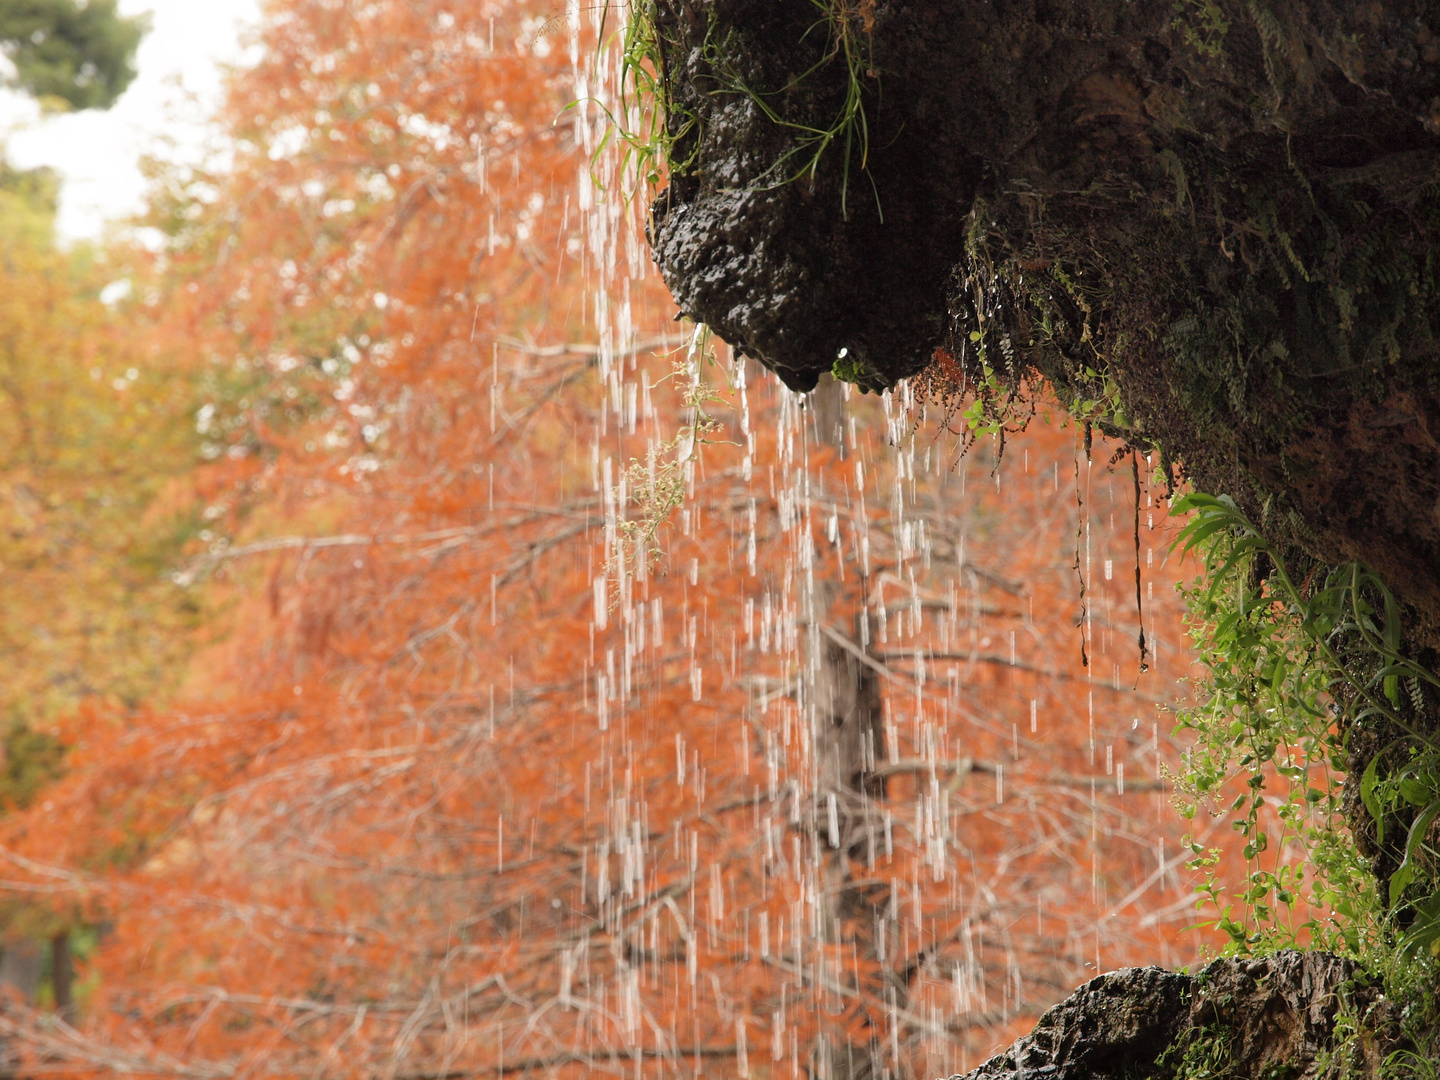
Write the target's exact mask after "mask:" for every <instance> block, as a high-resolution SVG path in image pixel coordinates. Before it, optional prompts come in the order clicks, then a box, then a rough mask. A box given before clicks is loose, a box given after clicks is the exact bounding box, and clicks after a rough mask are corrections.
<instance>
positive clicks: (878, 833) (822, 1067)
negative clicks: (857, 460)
mask: <svg viewBox="0 0 1440 1080" xmlns="http://www.w3.org/2000/svg"><path fill="white" fill-rule="evenodd" d="M843 389H844V388H843V387H842V386H841V384H840V383H839V382H837V381H836V380H834V379H832V378H830V377H828V376H826V377H824V378H823V379H822V380H821V382H820V385H819V387H818V388H817V389H816V392H815V393H814V394H812V395H811V397H810V399H809V401H808V402H807V405H808V407H809V408H810V410H811V425H807V426H810V427H812V430H813V433H814V435H815V437H816V441H817V442H818V443H820V444H822V445H827V446H831V447H834V448H836V449H839V450H840V451H841V452H842V453H843V451H844V426H845V410H844V394H843ZM808 608H809V626H808V628H807V638H806V643H807V653H806V678H805V681H804V689H803V691H802V693H803V700H804V702H805V705H806V711H807V718H808V722H809V723H810V726H811V732H812V743H811V745H812V746H813V747H814V778H813V785H814V786H813V791H814V822H815V824H814V835H815V845H816V850H817V858H818V861H819V864H820V875H819V876H820V883H821V888H822V890H823V896H824V902H823V905H822V910H823V920H824V924H823V926H822V927H821V932H820V940H821V941H822V942H823V943H824V944H825V945H826V946H827V947H828V948H829V949H830V950H831V951H832V952H844V951H847V950H850V949H853V950H855V953H856V955H857V956H858V958H859V959H863V960H865V961H867V962H874V961H878V960H879V959H880V958H881V953H880V945H879V941H878V936H879V935H881V934H883V933H885V932H886V925H887V923H886V920H887V912H888V910H889V907H890V890H889V888H888V887H887V886H884V885H880V884H877V883H876V882H875V881H874V880H873V878H867V879H865V880H856V876H855V873H854V871H853V869H852V867H853V866H854V864H855V862H857V861H863V862H864V863H865V865H867V866H869V867H873V866H874V864H875V859H876V854H877V845H883V831H882V826H881V816H880V811H879V809H878V808H877V806H876V800H878V799H882V798H883V797H884V794H885V782H884V779H883V777H881V776H879V775H878V774H877V773H876V770H875V765H876V762H877V761H879V760H881V759H883V757H884V755H885V725H884V720H883V716H882V703H881V695H880V672H881V671H882V670H883V668H882V667H881V665H880V664H879V663H878V662H877V661H876V660H875V659H874V658H873V657H871V656H870V654H869V651H868V643H869V641H870V637H871V635H870V632H869V631H870V628H869V623H868V620H869V616H868V613H867V610H866V603H865V581H864V579H863V578H856V579H852V581H851V582H850V583H848V584H846V585H841V584H838V583H835V582H828V581H814V580H812V581H811V584H810V596H809V598H808ZM852 970H853V968H852ZM830 977H831V978H833V979H834V980H835V981H836V982H837V983H838V984H839V985H840V986H842V987H844V988H845V989H846V990H848V991H850V992H851V993H853V994H862V995H864V996H865V998H866V999H869V1000H870V1001H873V1000H875V999H876V998H879V999H880V1000H885V1001H888V1002H889V1003H891V1005H892V1006H893V1005H895V1004H899V1005H903V1004H904V993H903V992H904V987H903V986H899V985H890V986H858V985H856V984H855V978H854V976H853V975H852V974H850V973H849V972H847V971H846V970H845V965H840V964H837V965H836V966H835V968H834V969H833V970H832V971H831V973H830ZM853 1000H854V999H851V1000H850V1001H846V1002H844V1004H843V1005H842V1006H841V1012H840V1015H839V1020H841V1021H845V1020H847V1019H848V1018H850V1017H851V1016H852V1015H853V1013H854V1010H855V1008H856V1006H854V1005H853V1004H852V1001H853ZM860 1009H861V1011H862V1013H863V1025H862V1026H861V1028H862V1030H865V1031H867V1032H868V1033H869V1035H870V1037H869V1039H868V1042H867V1043H855V1042H853V1041H851V1040H850V1039H849V1038H847V1037H846V1036H845V1034H844V1031H843V1030H842V1029H841V1024H839V1023H837V1025H836V1030H835V1032H834V1033H832V1034H831V1035H830V1036H828V1037H827V1038H826V1039H825V1041H824V1042H823V1043H822V1045H820V1046H818V1047H816V1048H815V1058H816V1077H817V1080H868V1078H870V1077H874V1076H879V1075H880V1070H881V1068H882V1064H883V1063H882V1058H883V1057H884V1051H883V1046H884V1034H885V1031H886V1030H887V1025H888V1024H890V1023H892V1022H893V1017H890V1018H887V1017H886V1016H883V1015H872V1014H871V1012H870V1010H869V1009H868V1008H866V1007H865V1006H860ZM850 1029H851V1030H852V1031H853V1030H854V1029H855V1025H853V1024H852V1025H850ZM892 1075H893V1071H892ZM897 1080H899V1078H898V1077H897Z"/></svg>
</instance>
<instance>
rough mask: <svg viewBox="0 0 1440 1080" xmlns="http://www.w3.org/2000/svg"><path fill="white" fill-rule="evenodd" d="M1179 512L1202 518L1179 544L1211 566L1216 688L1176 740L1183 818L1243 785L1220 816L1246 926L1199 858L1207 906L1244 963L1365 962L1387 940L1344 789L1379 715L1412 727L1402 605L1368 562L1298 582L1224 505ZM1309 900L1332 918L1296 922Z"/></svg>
mask: <svg viewBox="0 0 1440 1080" xmlns="http://www.w3.org/2000/svg"><path fill="white" fill-rule="evenodd" d="M1174 512H1175V513H1177V514H1182V513H1190V514H1192V515H1193V516H1192V517H1191V520H1190V522H1189V523H1188V524H1187V525H1186V526H1185V528H1184V529H1183V530H1182V531H1181V533H1180V536H1179V538H1178V539H1177V541H1176V543H1177V545H1178V546H1180V547H1182V548H1183V549H1185V550H1186V551H1190V552H1196V553H1198V554H1200V555H1201V556H1202V558H1203V559H1204V563H1205V573H1204V575H1203V578H1202V580H1201V582H1200V583H1199V584H1197V585H1196V586H1195V587H1194V588H1192V589H1191V590H1189V591H1188V593H1187V600H1188V602H1189V608H1190V612H1191V614H1190V622H1191V635H1192V637H1193V639H1194V641H1195V643H1196V645H1197V647H1198V649H1199V651H1200V657H1201V662H1202V663H1203V664H1204V666H1205V668H1206V677H1205V680H1204V684H1203V686H1202V688H1201V689H1202V691H1203V700H1202V702H1201V703H1200V704H1199V705H1197V706H1195V707H1194V708H1192V709H1188V710H1184V711H1182V712H1181V714H1180V717H1179V721H1180V722H1179V728H1180V730H1185V731H1190V732H1192V733H1194V734H1195V736H1196V742H1195V745H1194V746H1193V747H1192V749H1191V750H1190V751H1189V753H1188V760H1187V765H1188V768H1187V770H1186V773H1187V775H1186V778H1185V781H1184V789H1185V791H1186V793H1187V794H1188V796H1189V797H1190V801H1189V804H1188V805H1187V806H1185V807H1184V810H1183V812H1185V813H1186V814H1187V816H1193V815H1194V814H1195V813H1196V811H1197V809H1198V808H1199V806H1200V805H1201V804H1205V803H1209V804H1211V805H1214V803H1215V800H1217V799H1218V798H1219V797H1220V794H1221V791H1222V790H1223V789H1224V788H1225V787H1226V786H1227V785H1228V784H1229V782H1230V781H1231V780H1232V779H1233V778H1236V777H1242V778H1243V780H1244V790H1243V791H1242V792H1241V793H1239V794H1238V795H1235V796H1233V798H1231V800H1230V802H1229V803H1228V805H1226V806H1224V807H1223V808H1222V809H1221V810H1220V811H1219V812H1225V813H1229V814H1230V815H1231V816H1232V819H1233V820H1232V825H1233V827H1234V828H1235V830H1236V831H1237V832H1239V833H1240V834H1241V835H1242V836H1243V837H1244V838H1245V846H1244V856H1245V858H1246V860H1247V862H1248V864H1249V865H1248V868H1247V874H1246V879H1245V884H1244V887H1243V888H1242V889H1241V891H1240V893H1239V895H1238V897H1237V899H1238V900H1239V902H1240V909H1241V911H1240V913H1239V914H1238V915H1237V913H1236V911H1235V908H1234V907H1233V906H1232V905H1230V904H1228V903H1227V890H1226V889H1225V888H1224V887H1223V886H1222V885H1220V884H1219V881H1218V877H1217V874H1218V871H1217V861H1218V854H1217V853H1216V852H1215V851H1213V850H1211V851H1204V850H1201V849H1200V848H1199V847H1198V846H1195V847H1194V848H1193V850H1194V852H1195V855H1196V859H1195V861H1194V863H1193V864H1192V865H1193V866H1194V868H1196V869H1203V870H1206V871H1208V873H1209V878H1208V881H1207V883H1206V884H1205V885H1204V886H1202V887H1201V892H1202V894H1203V896H1204V897H1205V898H1206V899H1207V900H1208V901H1210V902H1211V903H1213V904H1214V905H1215V907H1216V909H1217V911H1218V912H1219V916H1218V919H1217V923H1216V925H1217V926H1218V927H1219V928H1220V929H1222V930H1224V931H1225V932H1226V933H1227V934H1228V935H1229V936H1230V939H1231V945H1230V948H1231V950H1232V951H1236V952H1250V951H1257V950H1259V951H1268V950H1270V949H1273V948H1279V947H1285V946H1289V945H1293V944H1295V943H1296V940H1297V937H1298V936H1300V935H1301V933H1302V931H1308V934H1309V937H1310V939H1311V941H1312V942H1313V943H1315V944H1318V945H1322V946H1325V947H1330V948H1337V949H1341V950H1343V951H1347V952H1350V953H1352V954H1357V953H1362V952H1365V951H1367V950H1368V949H1369V948H1370V947H1373V946H1374V945H1376V944H1377V943H1378V942H1379V941H1380V939H1381V937H1382V936H1383V934H1382V925H1381V924H1382V917H1383V913H1384V909H1383V906H1382V905H1381V904H1380V903H1379V898H1378V897H1377V896H1376V895H1375V888H1374V884H1373V878H1372V877H1371V875H1370V873H1369V869H1368V867H1367V866H1365V864H1364V863H1363V861H1362V860H1361V858H1360V856H1359V854H1358V852H1357V851H1356V850H1355V848H1354V845H1353V844H1352V843H1350V842H1349V839H1348V838H1347V837H1346V836H1345V833H1344V825H1343V819H1342V817H1341V805H1340V798H1341V790H1342V789H1341V786H1340V782H1339V781H1340V770H1341V769H1342V767H1343V764H1344V734H1343V733H1344V732H1345V731H1347V730H1351V729H1352V728H1353V727H1354V725H1356V724H1360V723H1364V722H1365V721H1366V720H1367V719H1369V718H1371V717H1373V716H1377V715H1383V716H1385V717H1386V718H1388V719H1391V720H1392V721H1396V722H1400V723H1404V720H1403V718H1401V717H1400V716H1399V715H1398V713H1397V712H1396V709H1395V705H1396V701H1395V699H1394V698H1392V696H1391V695H1393V694H1394V693H1395V680H1396V679H1397V677H1398V675H1397V673H1398V671H1399V670H1401V669H1402V668H1403V669H1404V670H1405V671H1407V672H1409V671H1410V669H1411V668H1414V667H1415V665H1412V664H1410V663H1409V662H1408V661H1405V660H1404V659H1403V658H1402V657H1400V656H1399V652H1398V646H1399V614H1398V611H1397V609H1396V607H1395V603H1394V600H1393V598H1392V597H1391V596H1390V594H1389V592H1388V590H1386V589H1385V587H1384V585H1383V583H1382V582H1380V580H1379V579H1378V578H1377V577H1376V576H1375V575H1374V574H1372V573H1370V572H1369V571H1367V570H1366V569H1365V568H1364V567H1362V566H1361V565H1360V564H1358V563H1346V564H1343V565H1341V566H1338V567H1333V568H1330V569H1329V571H1328V573H1325V574H1324V576H1323V578H1322V577H1321V571H1322V569H1323V568H1320V567H1315V568H1312V571H1311V573H1310V574H1309V575H1308V576H1307V578H1306V579H1305V580H1304V581H1303V582H1301V583H1299V584H1297V583H1296V582H1295V581H1294V580H1293V579H1292V578H1291V576H1290V574H1289V572H1288V569H1287V567H1286V565H1285V561H1284V559H1283V558H1281V557H1280V555H1279V554H1278V553H1277V552H1276V551H1275V550H1274V549H1273V548H1272V547H1271V546H1270V545H1269V543H1268V542H1266V541H1265V539H1264V538H1263V537H1262V536H1261V535H1260V533H1259V531H1258V530H1257V529H1256V528H1255V526H1254V525H1253V524H1252V523H1251V522H1250V521H1249V520H1248V519H1247V518H1246V517H1245V515H1244V514H1243V513H1241V511H1240V510H1239V509H1238V507H1237V506H1236V505H1235V503H1234V502H1233V501H1232V500H1230V499H1229V498H1228V497H1225V496H1221V497H1219V498H1216V497H1213V496H1209V495H1198V494H1197V495H1189V496H1186V497H1185V498H1182V499H1180V500H1178V501H1177V503H1176V505H1175V510H1174ZM1426 674H1427V676H1428V673H1426ZM1380 787H1381V785H1380V784H1378V783H1377V784H1376V785H1374V789H1375V790H1377V791H1378V790H1380ZM1385 790H1386V791H1387V792H1388V791H1389V790H1390V789H1389V788H1388V787H1386V788H1385ZM1267 806H1274V807H1275V814H1274V816H1275V818H1276V819H1278V822H1279V824H1278V827H1277V826H1275V825H1274V824H1272V823H1271V822H1270V819H1269V817H1268V815H1267V814H1266V813H1265V811H1266V808H1267ZM1286 844H1298V845H1299V846H1300V847H1301V848H1302V849H1303V850H1304V852H1305V855H1306V858H1304V859H1302V860H1293V861H1292V860H1286V859H1284V858H1282V857H1281V855H1282V852H1283V849H1284V847H1285V845H1286ZM1267 852H1269V853H1270V854H1269V855H1266V853H1267ZM1302 899H1304V900H1306V901H1308V902H1309V904H1310V905H1311V906H1312V907H1314V908H1317V909H1320V910H1326V909H1328V910H1329V911H1330V912H1331V913H1332V914H1331V915H1330V916H1328V917H1327V918H1326V919H1325V920H1324V921H1321V919H1319V918H1317V917H1316V916H1314V915H1312V916H1311V917H1310V918H1309V919H1307V920H1306V921H1304V922H1303V923H1297V922H1296V909H1297V907H1298V906H1299V902H1300V901H1301V900H1302Z"/></svg>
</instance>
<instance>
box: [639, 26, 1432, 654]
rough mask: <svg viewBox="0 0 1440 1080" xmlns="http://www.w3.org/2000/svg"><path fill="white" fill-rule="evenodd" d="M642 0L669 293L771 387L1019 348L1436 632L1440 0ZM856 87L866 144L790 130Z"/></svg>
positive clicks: (1082, 401)
mask: <svg viewBox="0 0 1440 1080" xmlns="http://www.w3.org/2000/svg"><path fill="white" fill-rule="evenodd" d="M837 19H839V20H848V21H846V22H845V25H846V26H848V27H849V30H848V31H847V32H848V33H850V34H851V35H852V36H851V40H854V41H860V42H862V43H863V45H864V50H865V51H864V61H863V64H861V65H860V66H859V67H858V68H857V67H856V65H854V64H851V63H847V62H845V59H844V56H843V55H841V54H840V52H839V51H837V50H836V49H835V48H834V44H835V42H836V41H837V40H838V38H837V31H836V27H837V25H839V24H837V23H836V22H835V20H837ZM658 24H659V29H660V32H661V35H662V38H663V40H664V41H665V42H666V43H667V44H666V49H665V56H666V64H665V68H666V76H667V80H668V85H669V87H670V92H671V96H672V100H673V103H674V114H673V116H672V122H673V123H674V124H675V125H676V130H677V131H678V130H680V127H681V125H682V124H683V125H688V126H687V127H686V133H685V134H684V135H683V137H682V138H681V140H680V145H679V146H678V147H677V154H676V160H677V161H680V160H683V161H684V162H685V165H684V166H683V167H680V168H677V170H676V175H675V176H674V178H673V180H672V182H671V184H670V186H669V188H668V189H667V190H666V191H665V192H664V193H662V195H661V197H660V199H659V200H658V201H657V203H656V206H655V208H654V218H653V222H652V227H651V233H652V240H653V243H654V248H655V255H656V259H657V261H658V263H659V265H660V267H661V270H662V272H663V273H664V275H665V277H666V280H667V282H668V283H669V284H670V286H671V288H672V290H673V292H674V294H675V296H676V298H677V300H678V301H679V302H680V304H681V307H682V308H683V309H684V310H685V311H686V313H687V314H689V315H691V316H692V317H695V318H697V319H701V320H704V321H706V322H708V323H710V324H711V325H712V326H714V327H715V328H716V330H717V331H718V332H719V333H720V334H721V335H722V336H724V337H725V338H726V339H727V340H729V341H730V342H732V344H734V345H736V346H737V347H738V348H740V349H741V350H743V351H744V352H746V353H748V354H750V355H752V356H754V357H756V358H757V359H759V360H760V361H761V362H762V363H764V364H766V365H767V366H768V367H770V368H771V369H773V370H774V371H775V372H777V374H779V376H780V377H781V378H782V379H783V380H784V381H785V382H786V383H787V384H788V385H790V386H791V387H793V388H795V389H800V390H805V389H808V388H810V387H811V386H813V385H814V383H815V380H816V379H817V378H818V376H819V374H820V373H821V372H828V371H832V370H834V369H835V368H836V361H837V359H842V360H843V363H842V365H841V366H842V368H843V369H844V371H846V372H849V373H851V377H853V378H854V379H855V381H857V382H860V383H861V385H862V386H865V387H867V388H870V389H880V388H884V387H886V386H889V385H893V384H894V383H895V382H896V381H897V380H899V379H901V378H904V377H907V376H909V375H912V374H915V373H916V372H918V371H920V370H921V369H923V368H924V367H926V365H927V364H929V363H930V362H931V359H932V357H933V356H934V355H935V350H936V349H937V348H944V349H945V350H947V351H948V352H949V354H950V355H951V356H952V357H953V358H954V359H955V361H956V362H957V364H958V370H960V371H961V372H963V373H964V378H966V379H968V380H973V381H974V382H976V383H985V382H987V381H988V383H989V385H990V386H991V387H992V388H994V387H996V386H999V387H1002V388H1003V387H1007V386H1009V387H1013V386H1017V385H1020V384H1021V383H1023V382H1024V380H1025V379H1026V378H1027V377H1029V376H1031V375H1032V374H1034V373H1037V372H1038V373H1040V374H1043V375H1044V376H1045V377H1046V378H1048V379H1049V380H1050V381H1051V383H1052V384H1053V385H1054V386H1055V387H1056V388H1057V390H1058V392H1059V393H1060V394H1061V395H1062V397H1063V398H1065V399H1066V402H1067V404H1069V405H1071V406H1072V407H1073V408H1075V410H1076V411H1077V412H1079V413H1084V414H1086V415H1089V416H1091V417H1092V418H1093V419H1094V420H1095V422H1096V423H1097V424H1098V425H1099V426H1100V427H1102V428H1103V429H1105V430H1107V431H1109V432H1110V433H1112V434H1116V435H1119V436H1121V437H1123V438H1125V439H1127V440H1129V441H1130V442H1131V443H1132V444H1133V445H1136V446H1139V447H1142V448H1156V449H1158V450H1160V451H1161V452H1162V453H1163V454H1165V455H1166V456H1167V458H1168V460H1171V461H1175V462H1178V463H1180V464H1181V465H1182V466H1183V468H1184V469H1185V470H1186V472H1187V473H1188V475H1189V476H1190V477H1191V479H1192V480H1193V482H1194V483H1195V485H1196V486H1197V487H1199V488H1201V489H1203V490H1208V491H1213V492H1226V493H1229V494H1231V495H1233V496H1235V497H1236V498H1237V499H1238V500H1239V501H1240V503H1241V505H1242V507H1243V508H1244V509H1245V510H1246V511H1247V513H1249V514H1250V515H1251V516H1252V517H1253V518H1255V519H1256V520H1257V521H1260V522H1261V523H1262V526H1263V528H1264V529H1265V530H1266V532H1267V534H1268V535H1269V536H1270V537H1271V538H1272V540H1274V541H1275V542H1277V543H1278V544H1280V545H1283V546H1284V547H1285V548H1286V549H1288V550H1298V551H1303V552H1305V553H1306V554H1308V555H1310V556H1312V557H1314V558H1318V559H1321V560H1323V561H1327V562H1340V561H1343V560H1346V559H1360V560H1362V561H1364V562H1366V563H1368V564H1369V565H1370V566H1372V567H1373V568H1374V569H1376V570H1377V571H1378V572H1379V573H1380V574H1381V575H1382V576H1383V577H1384V579H1385V580H1386V581H1387V582H1388V583H1389V584H1390V586H1391V588H1392V589H1393V590H1394V591H1395V593H1396V594H1397V595H1398V596H1399V597H1400V598H1401V599H1402V600H1403V601H1404V602H1405V603H1406V605H1407V607H1408V608H1409V610H1410V612H1411V614H1412V616H1413V618H1412V619H1411V625H1412V627H1413V629H1412V631H1411V633H1410V635H1409V636H1410V639H1411V640H1410V641H1409V645H1410V646H1411V647H1412V648H1413V649H1426V648H1434V647H1436V646H1440V441H1437V440H1440V253H1437V252H1440V248H1437V244H1436V241H1437V238H1440V137H1437V136H1440V4H1436V3H1422V2H1416V0H1399V2H1390V3H1384V4H1380V3H1356V2H1354V0H1343V2H1341V0H1289V2H1267V0H1246V2H1243V3H1242V2H1238V0H1179V2H1177V0H1161V2H1157V0H1136V2H1121V0H1063V2H1060V0H1057V2H1047V0H1020V2H1014V3H980V2H971V0H910V2H894V3H886V2H877V3H874V4H868V3H861V4H858V5H842V6H838V7H837V6H829V7H819V6H817V5H816V4H814V3H812V2H810V0H713V2H711V0H707V2H705V3H701V2H700V0H661V3H660V6H659V8H658ZM856 87H858V88H859V90H860V92H861V93H862V96H863V97H862V99H863V102H864V105H865V110H864V119H865V128H864V135H865V138H864V140H863V145H864V148H865V152H864V155H863V160H862V153H861V149H860V147H861V142H862V140H860V139H858V138H852V139H851V141H850V146H849V151H848V156H847V150H846V145H845V141H844V140H843V139H840V138H837V139H834V140H832V141H831V142H830V144H829V145H828V146H827V147H826V148H825V150H824V152H823V153H821V154H820V156H819V157H818V159H816V158H815V157H814V154H813V152H812V151H813V149H814V146H815V142H814V134H813V133H814V132H815V131H820V130H825V129H826V128H827V125H828V126H831V127H833V126H834V123H835V118H836V117H837V116H839V115H841V114H842V111H843V105H844V101H845V100H846V95H847V93H849V92H850V91H852V90H853V89H855V88H856ZM852 127H853V125H852ZM807 140H808V141H807ZM812 163H813V165H814V167H813V169H810V168H807V169H805V170H800V169H799V168H798V166H800V165H802V164H804V165H807V166H808V165H810V164H812ZM842 350H843V351H844V356H843V358H842V357H841V352H842Z"/></svg>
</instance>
